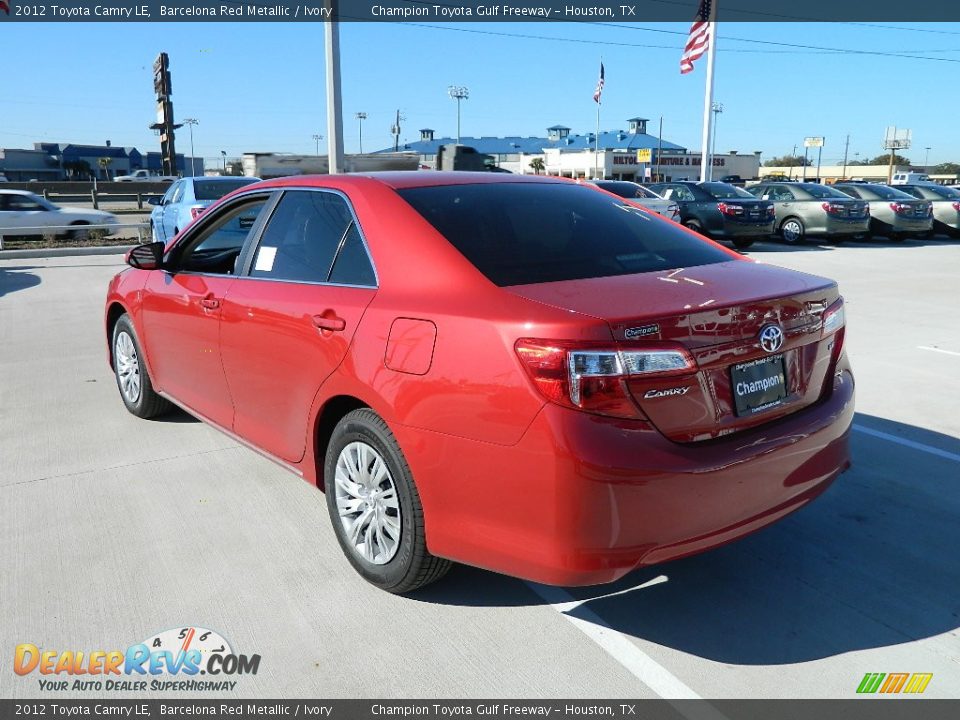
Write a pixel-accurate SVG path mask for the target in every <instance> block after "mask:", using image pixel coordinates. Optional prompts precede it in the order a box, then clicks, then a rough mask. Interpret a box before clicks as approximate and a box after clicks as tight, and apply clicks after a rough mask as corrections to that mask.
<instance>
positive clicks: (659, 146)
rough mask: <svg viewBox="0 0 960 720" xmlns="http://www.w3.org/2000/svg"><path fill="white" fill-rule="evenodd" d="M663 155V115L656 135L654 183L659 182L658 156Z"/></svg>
mask: <svg viewBox="0 0 960 720" xmlns="http://www.w3.org/2000/svg"><path fill="white" fill-rule="evenodd" d="M662 154H663V115H661V116H660V132H659V134H658V135H657V176H656V177H655V178H654V179H653V181H654V182H660V155H662Z"/></svg>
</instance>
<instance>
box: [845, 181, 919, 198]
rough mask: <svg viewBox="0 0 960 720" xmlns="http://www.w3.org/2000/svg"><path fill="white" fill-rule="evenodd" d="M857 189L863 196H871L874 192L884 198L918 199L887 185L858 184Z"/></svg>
mask: <svg viewBox="0 0 960 720" xmlns="http://www.w3.org/2000/svg"><path fill="white" fill-rule="evenodd" d="M856 190H857V191H858V192H859V193H860V195H861V197H867V198H869V197H870V195H871V194H872V195H875V196H877V197H878V198H881V199H883V200H916V198H914V197H912V196H910V195H908V194H907V193H905V192H903V191H902V190H894V189H893V188H892V187H887V186H886V185H873V184H870V185H857V186H856Z"/></svg>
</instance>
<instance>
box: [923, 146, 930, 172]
mask: <svg viewBox="0 0 960 720" xmlns="http://www.w3.org/2000/svg"><path fill="white" fill-rule="evenodd" d="M924 150H926V151H927V154H926V155H924V157H923V169H924V170H926V169H927V165H929V164H930V148H924Z"/></svg>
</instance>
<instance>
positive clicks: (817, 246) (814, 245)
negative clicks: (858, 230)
mask: <svg viewBox="0 0 960 720" xmlns="http://www.w3.org/2000/svg"><path fill="white" fill-rule="evenodd" d="M833 249H834V247H833V244H832V243H829V242H814V241H813V240H808V241H804V242H799V243H794V244H787V243H784V242H780V241H779V240H760V241H758V242H756V243H754V244H753V245H751V246H750V247H749V248H747V249H746V250H738V251H737V252H739V253H740V254H741V255H747V256H750V255H753V254H754V253H758V252H759V253H792V252H821V251H824V250H833Z"/></svg>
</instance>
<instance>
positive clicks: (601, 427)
mask: <svg viewBox="0 0 960 720" xmlns="http://www.w3.org/2000/svg"><path fill="white" fill-rule="evenodd" d="M128 263H129V264H130V265H131V267H130V268H128V269H126V270H124V271H123V272H121V273H120V274H118V275H117V276H116V277H115V278H114V279H113V281H112V282H111V284H110V288H109V292H108V296H107V302H106V314H105V321H106V335H107V339H108V354H109V360H110V364H111V366H112V368H113V370H114V372H115V374H116V379H117V385H118V387H119V389H120V396H121V398H122V400H123V402H124V403H125V405H126V407H127V409H128V410H130V412H132V413H134V414H135V415H137V416H139V417H143V418H148V417H152V416H155V415H158V414H160V413H162V412H165V411H167V410H169V409H170V408H171V407H172V406H173V405H178V406H180V407H181V408H183V409H184V410H186V411H187V412H189V413H191V414H193V415H195V416H196V417H198V418H200V419H202V420H204V421H206V422H208V423H210V424H211V425H214V426H215V427H217V428H219V429H220V430H222V431H223V432H225V433H227V434H228V435H230V436H231V437H233V438H236V439H237V440H239V441H241V442H243V443H245V444H247V445H249V446H250V447H252V448H254V449H256V450H257V451H259V452H261V453H263V454H264V455H266V456H268V457H270V458H272V459H273V460H275V461H276V462H278V463H280V464H281V465H283V466H284V467H286V468H288V469H289V470H291V471H293V472H294V473H296V474H297V475H300V476H301V477H303V478H304V479H305V480H307V481H309V482H311V483H315V484H317V485H318V486H319V487H321V488H323V489H324V491H325V492H326V498H327V506H328V509H329V514H330V519H331V522H332V523H333V527H334V528H335V530H336V535H337V538H338V540H339V542H340V545H341V546H342V549H343V552H344V553H345V555H346V557H347V558H348V559H349V561H350V563H352V565H353V566H354V568H356V570H357V571H358V572H359V573H360V574H361V575H362V576H363V577H364V578H366V579H367V580H368V581H370V582H372V583H373V584H375V585H377V586H379V587H381V588H383V589H385V590H389V591H391V592H398V593H399V592H407V591H410V590H413V589H415V588H418V587H421V586H423V585H425V584H427V583H429V582H431V581H433V580H436V579H437V578H439V577H440V576H442V575H443V574H444V572H445V571H446V570H447V569H448V568H449V566H450V563H451V561H456V562H461V563H467V564H470V565H476V566H479V567H484V568H489V569H491V570H496V571H499V572H503V573H509V574H511V575H516V576H520V577H523V578H529V579H532V580H536V581H540V582H544V583H550V584H557V585H585V584H594V583H603V582H610V581H613V580H615V579H617V578H619V577H621V576H622V575H624V574H626V573H627V572H629V571H631V570H633V569H634V568H637V567H640V566H643V565H649V564H652V563H659V562H662V561H665V560H670V559H674V558H679V557H682V556H684V555H689V554H692V553H697V552H701V551H703V550H707V549H710V548H713V547H716V546H718V545H722V544H724V543H727V542H729V541H731V540H734V539H736V538H739V537H742V536H743V535H746V534H748V533H750V532H753V531H755V530H757V529H759V528H761V527H764V526H765V525H768V524H770V523H772V522H775V521H776V520H778V519H779V518H782V517H783V516H785V515H787V514H788V513H790V512H792V511H794V510H796V509H797V508H800V507H801V506H803V505H804V504H806V503H807V502H809V501H810V500H811V499H813V498H814V497H816V496H817V495H818V494H819V493H821V492H822V491H823V490H824V489H825V488H826V487H827V486H828V485H829V483H830V482H831V481H832V480H833V479H834V478H836V477H837V475H839V474H840V473H841V472H843V471H844V470H845V469H846V468H847V467H848V466H849V464H850V460H849V450H848V434H849V429H850V424H851V421H852V417H853V403H854V381H853V376H852V374H851V371H850V366H849V364H848V362H847V358H846V355H845V353H844V351H843V339H844V329H845V321H844V306H843V300H842V299H841V297H840V294H839V291H838V288H837V285H836V283H835V282H833V281H832V280H827V279H824V278H820V277H816V276H813V275H805V274H802V273H798V272H793V271H790V270H785V269H782V268H778V267H773V266H770V265H763V264H758V263H755V262H752V261H751V260H749V259H746V258H744V257H742V256H741V255H738V254H737V253H735V252H733V251H730V250H726V249H724V248H723V247H721V246H719V245H716V244H714V243H712V242H710V241H708V240H705V239H704V238H702V237H700V236H699V235H696V234H695V233H693V232H691V231H688V230H687V229H685V228H682V227H680V226H678V225H676V224H674V223H672V222H670V221H668V220H665V219H662V218H659V217H657V216H655V215H653V214H648V213H647V212H646V211H644V210H642V209H640V208H636V207H634V206H631V205H628V204H625V203H624V201H623V199H622V198H618V197H615V196H613V195H610V194H609V193H606V192H603V191H602V190H598V189H596V188H592V187H587V186H583V185H578V184H576V183H572V182H568V181H563V180H559V179H549V178H544V177H530V176H527V177H522V176H513V175H501V174H482V173H481V174H474V173H441V172H429V173H428V172H409V173H387V174H371V175H339V176H318V177H297V178H287V179H282V180H275V181H269V182H263V183H258V184H256V185H251V186H248V187H245V188H243V189H242V190H239V191H237V192H236V193H234V194H232V195H230V196H228V197H226V198H224V199H223V200H221V201H220V202H219V203H217V204H216V205H215V206H213V207H211V208H210V209H209V210H207V211H206V212H204V213H203V215H201V216H200V218H198V220H197V221H195V222H194V223H193V224H191V225H190V226H189V227H187V228H186V229H185V230H183V231H182V232H181V233H180V234H179V235H178V236H177V237H176V238H175V239H174V240H172V241H171V242H169V243H168V244H166V246H164V245H163V244H161V243H154V244H151V245H143V246H140V247H138V248H136V249H135V250H133V251H131V252H130V254H129V255H128Z"/></svg>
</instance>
